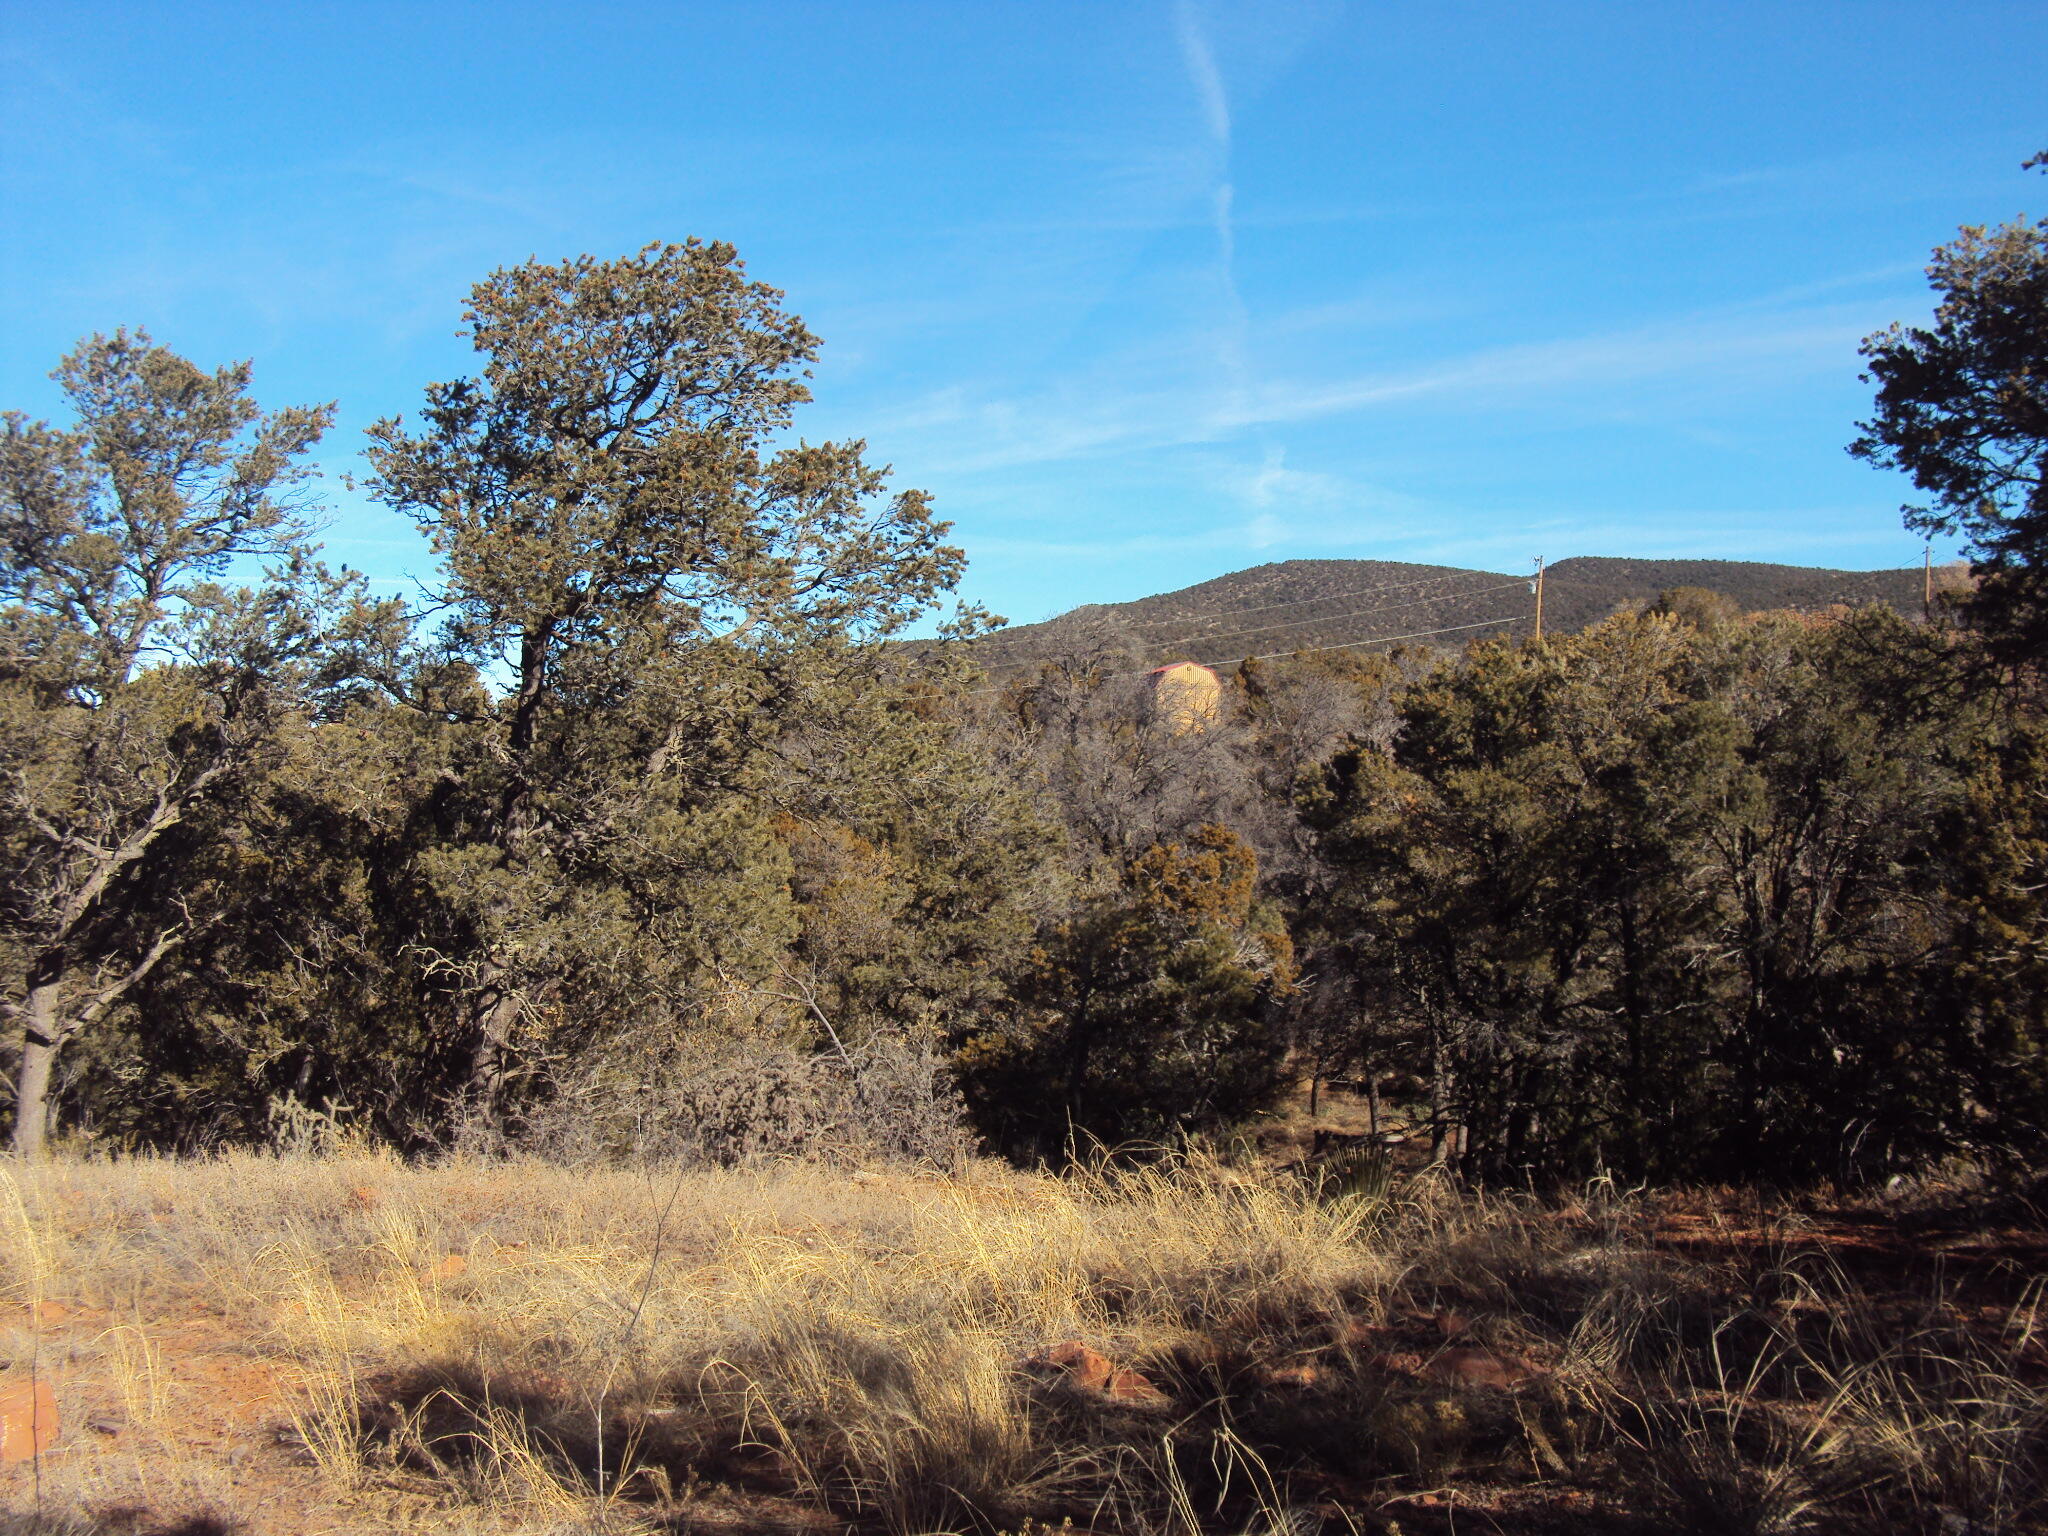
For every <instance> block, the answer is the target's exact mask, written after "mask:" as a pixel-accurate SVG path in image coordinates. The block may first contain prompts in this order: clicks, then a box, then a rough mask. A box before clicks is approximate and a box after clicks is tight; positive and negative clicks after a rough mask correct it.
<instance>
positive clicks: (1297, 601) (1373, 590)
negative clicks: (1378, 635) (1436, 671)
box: [1050, 571, 1521, 624]
mask: <svg viewBox="0 0 2048 1536" xmlns="http://www.w3.org/2000/svg"><path fill="white" fill-rule="evenodd" d="M1489 574H1491V573H1490V572H1487V571H1454V572H1452V573H1451V574H1450V575H1448V576H1425V577H1423V578H1421V579H1420V580H1419V581H1396V582H1390V583H1388V584H1386V585H1384V586H1377V587H1360V588H1358V589H1357V590H1356V591H1352V592H1332V593H1329V594H1328V595H1326V596H1323V597H1291V598H1289V599H1288V600H1287V601H1286V602H1284V603H1261V604H1259V605H1258V606H1257V607H1254V608H1231V609H1227V610H1226V611H1224V612H1222V613H1219V614H1217V615H1216V617H1217V618H1219V619H1235V618H1241V617H1242V616H1243V615H1245V614H1247V613H1268V612H1271V611H1272V610H1273V609H1275V608H1300V607H1304V606H1306V605H1307V604H1309V603H1341V602H1345V601H1348V600H1349V599H1351V598H1354V597H1377V596H1379V595H1380V594H1381V593H1382V592H1406V591H1407V590H1408V589H1409V588H1411V587H1441V586H1446V585H1448V584H1449V583H1451V582H1454V581H1462V580H1464V579H1465V578H1466V577H1468V576H1486V575H1489ZM1516 579H1517V580H1518V581H1519V580H1520V579H1521V578H1519V577H1518V578H1516ZM1488 590H1489V591H1491V590H1492V589H1491V588H1488ZM1140 601H1144V599H1140ZM1050 622H1053V623H1057V622H1058V620H1052V621H1050ZM1132 622H1134V623H1138V624H1170V623H1172V622H1173V620H1171V619H1136V620H1133V621H1132Z"/></svg>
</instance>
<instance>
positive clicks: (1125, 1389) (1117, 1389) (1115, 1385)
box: [1103, 1371, 1166, 1403]
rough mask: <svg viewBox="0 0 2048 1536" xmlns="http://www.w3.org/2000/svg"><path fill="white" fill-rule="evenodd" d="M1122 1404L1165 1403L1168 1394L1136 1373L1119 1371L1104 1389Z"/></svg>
mask: <svg viewBox="0 0 2048 1536" xmlns="http://www.w3.org/2000/svg"><path fill="white" fill-rule="evenodd" d="M1103 1391H1105V1392H1107V1393H1108V1394H1109V1395H1110V1396H1111V1397H1113V1398H1115V1399H1116V1400H1117V1401H1118V1402H1120V1403H1163V1402H1165V1401H1166V1394H1165V1393H1164V1392H1162V1391H1160V1390H1159V1389H1158V1388H1157V1387H1155V1386H1153V1385H1152V1383H1151V1382H1149V1381H1147V1380H1146V1379H1145V1378H1144V1377H1143V1376H1141V1375H1139V1374H1138V1373H1137V1372H1136V1371H1118V1372H1117V1373H1116V1374H1115V1375H1113V1376H1111V1377H1110V1378H1109V1384H1108V1385H1107V1386H1105V1387H1104V1388H1103Z"/></svg>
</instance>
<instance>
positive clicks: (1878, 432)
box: [1849, 152, 2048, 660]
mask: <svg viewBox="0 0 2048 1536" xmlns="http://www.w3.org/2000/svg"><path fill="white" fill-rule="evenodd" d="M2027 165H2028V166H2039V167H2040V168H2041V169H2043V170H2044V171H2048V152H2043V153H2042V154H2039V155H2036V156H2034V157H2033V159H2031V160H2029V161H2028V162H2027ZM1927 277H1928V280H1929V282H1931V283H1932V284H1933V286H1934V290H1935V292H1936V293H1937V294H1939V295H1940V300H1941V302H1940V303H1939V304H1938V305H1937V306H1936V308H1935V311H1934V323H1933V326H1932V327H1931V328H1929V327H1924V326H1903V325H1893V326H1892V327H1890V328H1889V329H1888V330H1883V331H1879V332H1878V333H1877V334H1876V335H1874V336H1871V337H1868V338H1867V339H1865V341H1864V343H1863V355H1864V356H1865V357H1866V358H1868V359H1869V360H1870V372H1869V373H1868V374H1867V375H1865V377H1866V378H1867V379H1870V380H1872V381H1874V382H1875V383H1876V384H1877V411H1876V414H1875V415H1874V416H1873V417H1872V418H1871V419H1870V420H1869V421H1867V422H1863V423H1862V424H1861V426H1862V433H1863V435H1862V436H1860V437H1858V438H1857V439H1856V441H1855V442H1853V443H1852V444H1850V447H1849V451H1850V452H1851V453H1853V454H1855V455H1856V456H1857V457H1859V458H1863V459H1868V460H1869V461H1870V462H1872V463H1874V464H1878V465H1882V466H1884V467H1885V468H1889V469H1900V470H1904V471H1905V472H1906V473H1907V474H1909V475H1911V476H1912V477H1913V484H1914V485H1915V486H1916V487H1917V488H1918V489H1920V490H1922V491H1925V492H1927V493H1928V494H1929V495H1930V496H1931V497H1932V498H1933V500H1932V502H1931V503H1930V504H1928V505H1926V506H1917V507H1907V508H1906V509H1905V513H1906V522H1907V525H1908V526H1909V527H1912V528H1915V529H1918V530H1921V531H1924V532H1926V533H1929V534H1935V533H1960V534H1962V535H1963V536H1964V538H1965V539H1967V540H1968V541H1969V547H1970V550H1971V552H1972V555H1973V558H1974V561H1975V564H1976V574H1977V577H1978V580H1979V588H1978V592H1977V594H1976V596H1975V598H1974V599H1973V600H1972V602H1971V604H1970V606H1971V608H1972V609H1973V610H1974V612H1975V614H1976V616H1977V617H1978V619H1979V620H1980V621H1982V622H1983V623H1984V624H1985V626H1986V628H1987V630H1988V632H1989V633H1990V634H1992V635H1993V637H1994V638H1995V640H1996V642H1997V644H1998V646H1999V648H2000V649H2001V650H2003V651H2004V652H2005V653H2006V654H2007V655H2009V656H2012V657H2016V658H2019V657H2029V658H2033V659H2036V660H2038V659H2040V658H2041V657H2042V656H2043V655H2044V654H2048V219H2043V220H2040V221H2038V222H2031V223H2030V222H2029V221H2027V220H2026V219H2024V218H2021V219H2015V220H2013V221H2012V222H2011V223H2008V224H2002V225H1999V226H1997V227H1996V228H1991V229H1986V228H1983V227H1981V226H1980V227H1974V228H1965V229H1964V230H1963V231H1962V233H1961V235H1960V236H1959V237H1958V238H1957V239H1956V240H1954V241H1953V242H1951V243H1950V244H1948V245H1944V246H1941V247H1939V248H1938V249H1937V250H1936V251H1935V252H1934V260H1933V262H1932V263H1931V264H1930V265H1929V267H1928V269H1927Z"/></svg>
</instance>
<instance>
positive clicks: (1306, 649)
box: [1198, 581, 1529, 667]
mask: <svg viewBox="0 0 2048 1536" xmlns="http://www.w3.org/2000/svg"><path fill="white" fill-rule="evenodd" d="M1509 585H1510V586H1515V587H1526V586H1527V585H1528V583H1527V582H1526V581H1515V582H1510V583H1509ZM1496 590H1498V589H1496ZM1528 617H1529V615H1528V614H1526V613H1508V614H1503V615H1501V617H1499V618H1497V619H1481V620H1480V621H1479V622H1478V623H1476V624H1449V625H1446V626H1445V627H1444V628H1442V629H1418V630H1416V631H1415V632H1414V633H1413V634H1407V635H1373V636H1370V637H1369V638H1367V639H1364V640H1346V641H1344V642H1343V643H1342V644H1341V645H1306V646H1302V647H1300V648H1299V649H1297V650H1292V651H1271V652H1268V653H1267V654H1266V655H1264V656H1242V657H1238V658H1236V659H1234V660H1232V659H1225V660H1223V661H1204V662H1200V663H1198V665H1200V666H1204V667H1238V666H1243V665H1244V663H1245V662H1247V661H1278V660H1280V659H1282V658H1283V657H1287V656H1313V655H1315V654H1316V653H1317V652H1318V651H1355V650H1357V649H1358V647H1360V646H1361V645H1391V644H1393V643H1394V642H1395V641H1396V640H1427V639H1429V638H1430V637H1431V636H1432V635H1455V634H1459V633H1462V632H1463V631H1465V630H1468V629H1484V628H1486V626H1487V625H1489V624H1519V623H1520V622H1521V621H1522V620H1523V619H1526V618H1528Z"/></svg>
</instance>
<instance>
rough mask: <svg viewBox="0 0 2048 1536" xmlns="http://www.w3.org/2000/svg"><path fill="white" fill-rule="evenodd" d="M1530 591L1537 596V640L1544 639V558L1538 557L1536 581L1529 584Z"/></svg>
mask: <svg viewBox="0 0 2048 1536" xmlns="http://www.w3.org/2000/svg"><path fill="white" fill-rule="evenodd" d="M1529 589H1530V590H1531V591H1532V592H1534V593H1535V594H1536V638H1537V639H1538V640H1541V639H1542V638H1543V557H1542V556H1541V555H1538V556H1537V557H1536V579H1535V580H1534V581H1532V582H1531V583H1529Z"/></svg>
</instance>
